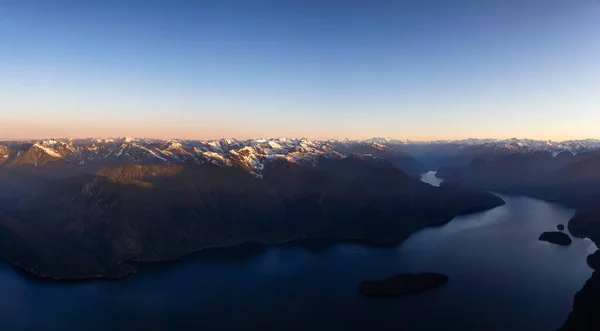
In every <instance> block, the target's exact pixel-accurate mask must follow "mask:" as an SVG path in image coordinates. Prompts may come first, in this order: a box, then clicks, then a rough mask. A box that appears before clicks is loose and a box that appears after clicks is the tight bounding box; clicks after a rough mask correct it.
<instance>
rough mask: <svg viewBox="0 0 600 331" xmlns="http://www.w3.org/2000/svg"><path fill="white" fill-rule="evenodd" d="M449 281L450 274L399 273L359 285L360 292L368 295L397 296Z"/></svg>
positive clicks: (417, 291)
mask: <svg viewBox="0 0 600 331" xmlns="http://www.w3.org/2000/svg"><path fill="white" fill-rule="evenodd" d="M447 282H448V276H446V275H443V274H438V273H419V274H397V275H394V276H391V277H387V278H384V279H381V280H376V281H364V282H362V283H360V284H359V285H358V292H359V293H360V294H362V295H365V296H368V297H397V296H402V295H407V294H414V293H419V292H423V291H427V290H430V289H434V288H436V287H440V286H442V285H444V284H446V283H447Z"/></svg>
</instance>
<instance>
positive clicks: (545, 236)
mask: <svg viewBox="0 0 600 331" xmlns="http://www.w3.org/2000/svg"><path fill="white" fill-rule="evenodd" d="M539 240H541V241H547V242H549V243H552V244H555V245H561V246H569V245H571V242H572V240H571V237H569V235H568V234H566V233H563V232H558V231H548V232H544V233H542V235H541V236H540V238H539Z"/></svg>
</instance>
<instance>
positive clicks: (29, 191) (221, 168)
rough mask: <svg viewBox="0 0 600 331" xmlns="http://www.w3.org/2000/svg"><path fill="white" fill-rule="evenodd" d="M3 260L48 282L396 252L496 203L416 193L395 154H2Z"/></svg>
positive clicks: (212, 150) (440, 192) (156, 143)
mask: <svg viewBox="0 0 600 331" xmlns="http://www.w3.org/2000/svg"><path fill="white" fill-rule="evenodd" d="M1 145H2V146H3V148H2V155H1V156H0V157H1V158H2V159H3V162H2V165H0V183H1V186H0V187H2V190H1V191H0V238H1V239H2V240H0V254H1V256H2V257H3V258H4V259H6V260H8V261H9V262H11V263H13V264H14V265H16V266H19V267H21V268H22V269H25V270H27V271H28V272H30V273H32V274H35V275H38V276H42V277H49V278H69V279H81V278H94V277H111V278H120V277H123V276H126V275H128V274H131V273H133V272H135V268H134V266H133V265H131V264H130V263H129V262H132V261H162V260H169V259H176V258H179V257H181V256H183V255H185V254H187V253H190V252H194V251H197V250H200V249H203V248H208V247H215V246H229V245H236V244H240V243H244V242H260V243H274V242H282V241H289V240H295V239H300V238H319V239H332V240H362V241H368V242H373V243H382V242H399V241H402V240H404V239H405V238H407V237H408V236H409V235H410V234H411V233H412V232H414V231H416V230H418V229H420V228H422V227H424V226H432V225H440V224H444V223H446V222H448V221H450V220H451V219H452V218H454V217H455V216H457V215H460V214H465V213H471V212H476V211H481V210H485V209H488V208H493V207H495V206H498V205H501V204H503V203H504V202H503V201H502V199H500V198H498V197H496V196H494V195H492V194H489V193H485V192H481V191H478V190H473V189H469V188H466V187H463V186H461V185H458V184H451V183H450V184H448V185H443V186H442V187H433V186H430V185H428V184H425V183H422V182H420V181H419V180H418V177H419V174H420V173H422V172H424V171H426V170H427V166H425V165H424V164H422V163H421V162H419V161H417V160H416V159H415V158H414V157H412V156H411V155H409V154H408V153H406V152H404V151H402V150H401V149H400V148H399V145H398V144H390V143H387V144H382V143H379V142H376V141H360V142H354V141H343V142H341V141H311V140H308V139H255V140H247V141H237V140H233V139H221V140H216V141H187V140H153V139H131V138H120V139H86V140H62V139H47V140H41V141H29V142H8V143H2V144H1Z"/></svg>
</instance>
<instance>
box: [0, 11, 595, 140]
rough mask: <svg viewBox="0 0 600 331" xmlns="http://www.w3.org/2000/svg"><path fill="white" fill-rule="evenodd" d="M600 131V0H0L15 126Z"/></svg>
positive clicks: (126, 130)
mask: <svg viewBox="0 0 600 331" xmlns="http://www.w3.org/2000/svg"><path fill="white" fill-rule="evenodd" d="M92 136H93V137H98V136H103V137H117V136H134V137H152V138H185V139H213V138H222V137H234V138H242V139H244V138H250V137H309V138H315V139H326V138H355V139H362V138H370V137H394V138H400V139H413V140H435V139H461V138H467V137H475V138H510V137H520V138H524V137H527V138H533V139H552V140H566V139H580V138H600V0H521V1H517V0H502V1H499V0H470V1H464V0H444V1H442V0H437V1H432V0H420V1H400V0H398V1H391V0H389V1H381V0H373V1H366V0H365V1H355V0H346V1H341V0H340V1H338V0H323V1H315V0H279V1H261V0H256V1H242V0H237V1H232V0H223V1H210V0H205V1H183V0H164V1H158V0H119V1H117V0H77V1H76V0H0V138H3V139H37V138H47V137H92Z"/></svg>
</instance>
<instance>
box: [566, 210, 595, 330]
mask: <svg viewBox="0 0 600 331" xmlns="http://www.w3.org/2000/svg"><path fill="white" fill-rule="evenodd" d="M569 230H570V231H571V233H573V235H574V236H577V237H589V238H591V239H592V240H593V241H594V243H595V244H596V245H599V244H600V240H599V239H600V237H599V236H598V234H599V233H600V210H588V211H586V212H579V213H577V214H576V215H575V216H574V217H573V218H572V219H571V220H570V221H569ZM587 263H588V265H589V266H590V268H592V269H594V273H593V274H592V277H590V279H588V280H587V282H586V283H585V285H584V286H583V288H582V289H581V290H580V291H579V292H577V294H576V295H575V299H574V301H573V310H572V311H571V313H570V314H569V317H568V318H567V321H566V322H565V324H564V325H563V326H562V327H561V328H560V329H559V331H597V330H600V300H599V299H600V274H599V273H598V270H600V251H596V252H594V253H593V254H590V255H589V256H588V258H587Z"/></svg>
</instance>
